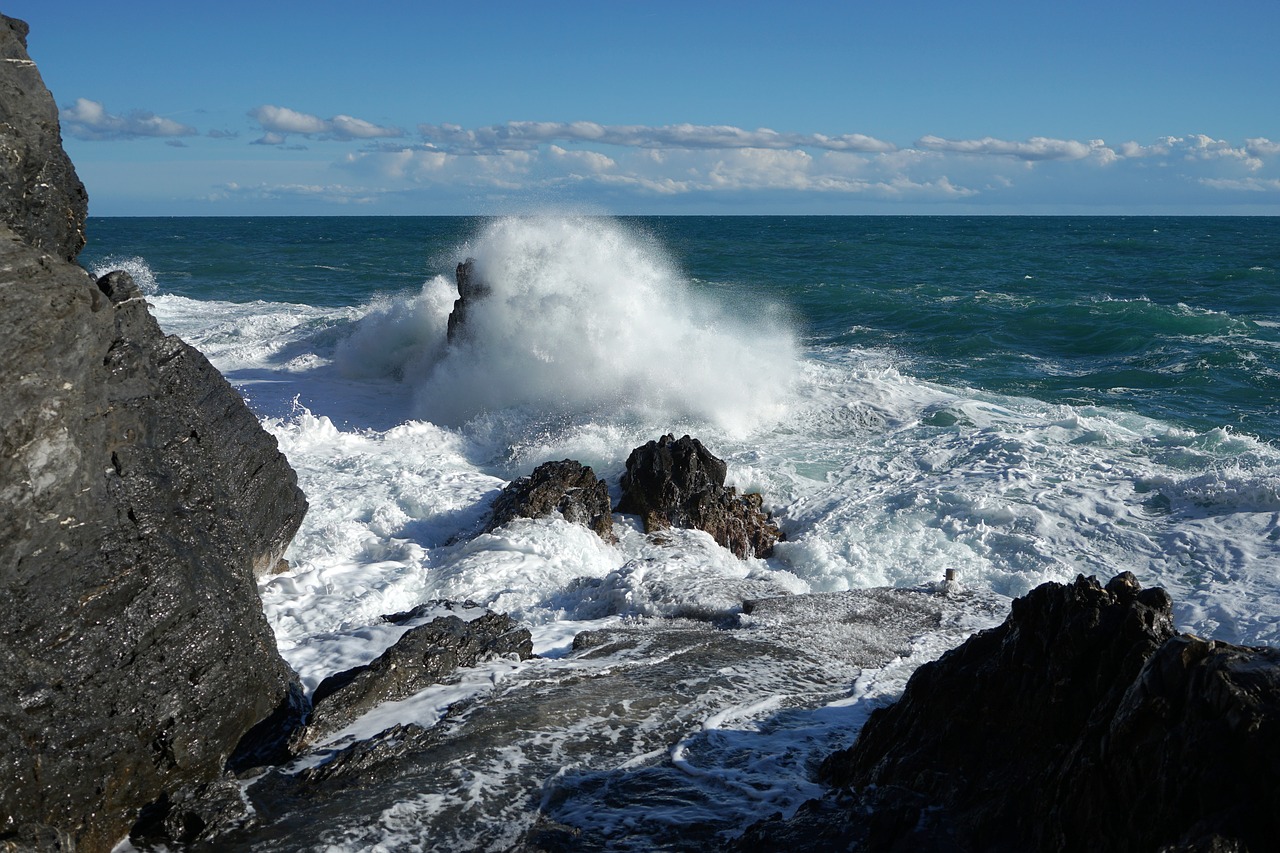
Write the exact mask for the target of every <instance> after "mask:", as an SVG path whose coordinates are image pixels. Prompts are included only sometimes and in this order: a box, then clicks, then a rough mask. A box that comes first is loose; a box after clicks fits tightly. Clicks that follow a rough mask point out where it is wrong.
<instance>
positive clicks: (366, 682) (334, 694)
mask: <svg viewBox="0 0 1280 853" xmlns="http://www.w3.org/2000/svg"><path fill="white" fill-rule="evenodd" d="M440 608H446V609H451V608H452V605H450V604H449V603H447V602H431V603H429V604H426V605H423V606H422V608H420V609H426V610H431V609H440ZM459 609H462V608H459ZM464 616H465V617H466V618H463V617H460V616H455V615H444V616H438V617H436V618H434V619H432V620H431V621H430V622H427V623H426V624H425V625H419V626H417V627H415V628H411V629H409V631H408V632H407V633H406V634H404V636H402V637H401V638H400V639H399V640H398V641H397V642H396V644H395V645H393V646H392V647H391V648H389V649H387V650H386V651H385V652H383V653H382V654H381V655H380V656H379V657H378V658H377V659H376V660H374V661H372V662H371V663H369V664H366V665H365V666H360V667H356V668H354V669H350V670H347V671H345V672H340V673H337V674H335V675H331V676H329V677H328V678H326V679H325V680H324V681H322V682H321V683H320V684H319V686H318V687H316V691H315V694H314V695H313V696H312V702H313V707H312V710H311V716H310V719H309V720H308V724H307V727H306V729H305V730H304V731H303V732H302V733H301V734H300V737H298V738H297V739H296V740H297V742H298V744H299V746H301V745H302V744H305V743H314V742H316V741H318V740H320V739H322V738H324V737H325V736H326V735H329V734H332V733H334V732H337V731H338V730H340V729H342V728H343V727H344V726H346V725H348V724H350V723H351V722H353V721H354V720H356V719H357V718H358V717H359V716H360V715H362V714H364V713H366V712H368V711H371V710H372V709H373V708H375V707H377V706H378V705H380V704H382V703H383V702H388V701H394V700H396V699H404V698H407V697H409V696H412V695H413V694H415V693H417V692H419V691H421V690H423V689H425V688H427V687H429V686H431V685H432V684H437V683H439V682H440V681H442V680H443V679H444V678H446V677H447V676H449V675H452V674H453V673H454V672H455V671H457V670H458V668H459V667H470V666H475V665H476V664H477V663H480V662H482V661H485V660H491V659H493V658H497V657H508V656H510V657H512V658H514V659H517V660H525V659H527V658H529V657H531V656H532V655H533V641H532V638H531V637H530V635H529V629H528V628H523V627H520V626H519V625H518V624H517V623H516V622H515V621H514V620H513V619H511V618H510V617H509V616H507V615H505V614H501V613H493V612H492V611H485V612H484V613H483V614H482V615H478V616H476V615H474V614H466V613H464ZM414 618H416V615H415V613H414V612H413V611H410V612H409V613H405V614H398V616H397V617H392V618H391V620H390V621H401V622H403V621H411V620H413V619H414Z"/></svg>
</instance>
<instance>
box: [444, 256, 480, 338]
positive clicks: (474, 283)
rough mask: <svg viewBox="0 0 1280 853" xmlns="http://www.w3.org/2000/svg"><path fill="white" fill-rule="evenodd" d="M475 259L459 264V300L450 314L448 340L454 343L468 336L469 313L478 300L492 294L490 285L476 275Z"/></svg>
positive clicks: (457, 275)
mask: <svg viewBox="0 0 1280 853" xmlns="http://www.w3.org/2000/svg"><path fill="white" fill-rule="evenodd" d="M475 263H476V260H475V258H467V259H466V260H465V261H463V262H462V263H460V264H458V267H457V269H456V270H455V271H454V278H455V279H456V280H457V282H458V298H457V300H456V301H455V302H454V303H453V310H452V311H451V312H449V329H448V340H449V343H453V342H454V341H455V340H461V339H463V338H464V337H466V336H467V334H468V332H467V330H466V328H465V327H466V323H467V312H468V310H469V309H470V307H471V306H472V305H473V304H475V302H476V300H479V299H483V298H484V297H486V296H488V295H489V293H490V292H491V288H490V287H489V285H488V284H486V283H485V282H484V281H482V280H481V279H480V277H479V276H478V275H476V271H475Z"/></svg>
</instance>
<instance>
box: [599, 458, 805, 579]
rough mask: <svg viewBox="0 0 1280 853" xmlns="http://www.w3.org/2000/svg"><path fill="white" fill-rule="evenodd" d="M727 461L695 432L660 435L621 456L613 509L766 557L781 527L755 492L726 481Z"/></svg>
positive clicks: (651, 525) (650, 525)
mask: <svg viewBox="0 0 1280 853" xmlns="http://www.w3.org/2000/svg"><path fill="white" fill-rule="evenodd" d="M727 474H728V466H727V465H726V464H725V463H724V460H722V459H719V458H717V457H716V456H715V455H714V454H712V453H711V451H709V450H707V449H706V448H705V447H703V446H702V442H700V441H698V440H697V439H696V438H690V437H689V436H687V435H686V436H684V437H682V438H680V439H678V440H677V439H676V437H675V436H674V435H664V436H663V437H662V438H660V439H659V440H658V441H651V442H649V443H648V444H646V445H644V446H643V447H637V448H636V449H635V450H633V451H631V455H630V456H628V457H627V470H626V473H625V474H623V475H622V499H621V500H620V501H619V502H618V508H617V511H618V512H625V513H632V514H634V515H638V516H640V517H641V519H643V521H644V529H645V532H646V533H652V532H654V531H657V530H662V529H664V528H667V527H682V528H688V529H694V530H705V531H706V532H707V533H710V534H711V536H712V538H714V539H715V540H716V541H717V542H719V543H720V544H721V545H723V546H724V547H726V548H728V549H729V550H730V551H732V552H733V553H734V554H736V555H737V556H738V557H740V558H745V557H749V556H756V557H767V556H769V555H770V554H771V553H773V546H774V543H776V542H777V541H778V540H780V539H781V538H782V531H781V530H780V529H779V528H778V525H777V523H776V522H774V521H773V519H772V518H770V516H769V514H768V513H766V512H764V510H763V509H762V508H761V507H762V505H763V498H762V497H761V496H760V495H758V494H746V495H739V494H738V492H737V490H736V489H734V488H733V487H732V486H730V487H726V486H725V484H724V481H725V476H726V475H727Z"/></svg>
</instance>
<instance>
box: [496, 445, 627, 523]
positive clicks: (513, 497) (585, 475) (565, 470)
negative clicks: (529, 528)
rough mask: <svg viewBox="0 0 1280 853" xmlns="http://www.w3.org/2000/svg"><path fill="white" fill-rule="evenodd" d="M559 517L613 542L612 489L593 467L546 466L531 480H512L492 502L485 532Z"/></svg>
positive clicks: (564, 462) (575, 464) (572, 464)
mask: <svg viewBox="0 0 1280 853" xmlns="http://www.w3.org/2000/svg"><path fill="white" fill-rule="evenodd" d="M550 515H559V516H561V517H563V518H564V520H565V521H569V522H572V523H574V524H581V525H583V526H584V527H589V528H591V529H592V530H594V531H595V532H596V533H598V534H599V535H600V538H601V539H603V540H605V541H606V542H611V541H613V538H614V537H613V508H612V506H611V504H610V502H609V487H608V485H606V484H605V481H604V480H601V479H600V478H598V477H596V475H595V472H594V471H592V470H591V468H590V467H588V466H586V465H583V464H582V463H580V462H575V461H573V460H571V459H564V460H561V461H560V462H544V463H543V464H541V465H539V466H538V467H537V468H535V469H533V473H532V474H530V475H529V476H528V477H520V478H518V479H516V480H513V481H512V482H511V483H510V484H508V485H507V487H506V488H504V489H503V490H502V494H500V495H498V498H497V500H495V501H494V502H493V511H492V514H491V515H490V517H489V523H488V524H487V525H486V526H485V532H486V533H491V532H493V531H494V530H496V529H497V528H499V527H501V526H502V525H504V524H506V523H507V522H509V521H511V520H512V519H516V518H545V517H547V516H550Z"/></svg>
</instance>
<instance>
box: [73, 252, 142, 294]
mask: <svg viewBox="0 0 1280 853" xmlns="http://www.w3.org/2000/svg"><path fill="white" fill-rule="evenodd" d="M116 270H124V271H125V272H127V273H129V275H131V276H133V282H134V284H136V285H138V289H139V290H141V291H142V293H143V295H144V296H151V295H153V294H155V293H158V292H159V286H158V285H157V284H156V275H155V273H154V272H152V270H151V266H150V265H149V264H148V263H147V261H146V259H145V258H141V257H138V256H136V255H134V256H125V255H108V256H107V257H105V258H103V259H102V260H101V261H99V262H98V263H96V264H94V265H93V266H92V267H90V269H89V272H90V273H92V274H93V276H94V278H101V277H102V276H104V275H106V274H107V273H109V272H115V271H116Z"/></svg>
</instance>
